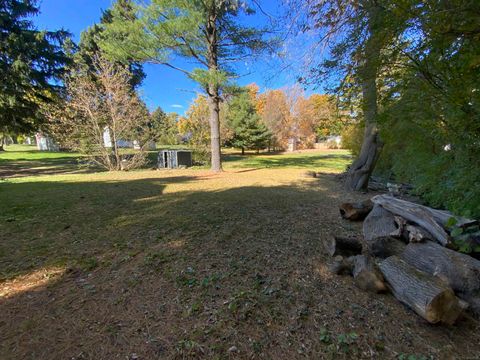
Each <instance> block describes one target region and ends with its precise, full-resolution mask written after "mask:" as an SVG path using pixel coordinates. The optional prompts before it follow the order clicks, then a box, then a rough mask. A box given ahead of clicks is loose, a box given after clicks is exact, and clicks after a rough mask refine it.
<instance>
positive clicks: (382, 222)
mask: <svg viewBox="0 0 480 360" xmlns="http://www.w3.org/2000/svg"><path fill="white" fill-rule="evenodd" d="M399 227H400V225H399V224H398V223H397V220H396V219H395V216H394V215H393V214H392V213H391V212H389V211H387V210H385V209H384V208H383V207H381V206H379V205H375V206H374V207H373V210H372V211H371V212H370V214H368V216H367V218H366V219H365V221H364V222H363V237H364V238H365V241H366V242H367V243H368V242H370V241H372V240H373V239H375V238H379V237H385V236H399V235H400V233H401V231H399Z"/></svg>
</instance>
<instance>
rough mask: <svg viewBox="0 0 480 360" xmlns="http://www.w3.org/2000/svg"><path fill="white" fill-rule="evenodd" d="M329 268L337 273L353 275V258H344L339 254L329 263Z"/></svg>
mask: <svg viewBox="0 0 480 360" xmlns="http://www.w3.org/2000/svg"><path fill="white" fill-rule="evenodd" d="M328 270H329V271H330V272H331V273H333V274H336V275H351V274H352V271H353V258H352V257H349V258H344V257H343V256H341V255H337V256H335V257H334V258H333V260H332V261H331V262H330V264H329V265H328Z"/></svg>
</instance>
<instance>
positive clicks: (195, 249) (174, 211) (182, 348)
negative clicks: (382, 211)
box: [0, 169, 480, 360]
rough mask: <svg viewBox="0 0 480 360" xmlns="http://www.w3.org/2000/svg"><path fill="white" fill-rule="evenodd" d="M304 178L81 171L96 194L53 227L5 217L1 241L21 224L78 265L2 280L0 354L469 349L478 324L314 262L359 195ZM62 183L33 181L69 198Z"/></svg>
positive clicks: (313, 354) (469, 353)
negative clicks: (424, 313)
mask: <svg viewBox="0 0 480 360" xmlns="http://www.w3.org/2000/svg"><path fill="white" fill-rule="evenodd" d="M304 172H305V171H304V170H301V169H290V170H284V169H260V170H258V169H252V170H231V171H228V172H225V173H223V174H220V175H211V174H209V173H208V172H203V171H188V170H184V171H179V172H148V180H149V182H148V183H147V182H143V183H138V182H136V181H139V179H142V178H145V177H147V175H146V173H142V172H140V173H130V174H127V175H114V177H115V176H118V177H121V178H118V179H116V178H113V179H112V178H106V177H105V176H103V175H102V176H100V175H98V176H97V175H85V176H88V179H83V178H82V179H83V180H82V181H87V180H88V182H89V183H92V182H93V184H94V185H92V186H94V188H95V189H97V191H98V194H97V193H95V196H93V195H92V197H91V198H90V197H89V195H88V194H87V193H85V195H82V196H84V199H83V200H82V201H84V202H83V203H82V204H77V203H76V202H75V203H74V204H70V205H68V206H69V208H68V209H69V211H67V212H62V211H64V210H65V209H60V207H62V206H63V207H65V203H60V202H59V203H58V204H57V203H55V202H54V203H53V205H51V207H50V208H49V212H50V214H51V213H52V212H53V213H54V214H58V216H57V215H56V216H57V217H56V219H57V218H58V219H60V220H61V221H65V222H66V223H68V227H67V226H65V229H63V228H62V229H61V230H59V229H58V226H55V227H52V228H49V227H47V225H45V224H43V223H42V224H40V223H39V222H38V221H39V219H42V217H43V218H45V217H46V215H45V213H44V214H43V215H42V214H37V215H36V216H37V217H36V218H35V217H34V216H33V215H32V216H31V217H30V218H28V219H24V220H23V221H24V222H23V223H21V224H20V225H21V226H20V225H19V224H18V223H17V224H16V225H15V222H5V221H3V220H2V226H3V225H5V228H4V230H2V233H3V235H2V242H4V243H5V242H8V241H14V239H17V238H18V239H19V241H20V238H21V237H27V236H28V235H27V233H22V231H23V230H22V229H21V228H22V227H24V228H25V229H26V227H27V226H33V225H32V224H34V226H36V227H34V228H29V232H30V233H31V234H32V233H34V232H35V231H37V232H38V233H39V234H41V235H38V236H39V237H41V238H42V239H49V240H48V241H49V242H54V241H57V242H55V248H54V249H52V250H48V251H47V252H54V253H55V254H53V255H55V256H56V254H61V255H62V258H63V257H66V258H68V256H70V255H72V254H73V253H74V252H75V253H80V254H85V255H84V256H85V258H86V259H87V260H88V261H84V262H83V263H81V262H76V263H69V262H66V263H61V262H59V261H57V262H55V261H53V260H52V256H53V255H52V254H45V255H42V256H43V257H42V258H41V259H44V260H38V259H39V257H38V256H37V257H36V258H35V259H37V260H38V261H37V260H35V261H37V262H35V261H33V260H32V262H31V263H30V262H29V263H28V266H27V265H26V266H25V268H22V269H20V270H19V269H16V271H17V273H16V274H17V275H15V276H10V277H8V278H7V277H6V278H5V280H4V281H3V282H2V283H1V284H0V358H1V359H132V360H133V359H304V358H308V359H411V360H413V359H479V358H480V326H479V323H478V322H477V321H476V320H474V319H472V318H470V317H469V316H466V317H465V318H463V319H462V320H461V321H460V322H459V323H458V324H457V325H455V326H451V327H448V326H441V325H440V326H437V325H435V326H434V325H429V324H427V323H426V322H425V321H424V320H422V319H421V318H420V317H418V316H417V315H415V314H414V313H413V312H412V311H411V310H409V309H407V308H406V307H404V306H403V305H401V304H400V303H398V302H397V301H396V300H395V299H394V298H393V297H392V296H391V295H388V294H384V295H372V294H368V293H365V292H363V291H361V290H359V289H357V288H356V287H355V286H354V285H353V283H352V279H351V278H349V277H341V276H334V275H331V274H329V273H328V272H327V270H326V263H327V261H328V260H329V259H328V256H327V255H326V253H325V251H324V249H323V244H324V242H325V241H326V240H327V239H329V238H330V237H331V236H333V235H335V234H354V233H358V232H360V226H361V225H360V224H355V223H350V222H345V221H343V220H342V219H341V218H340V216H339V214H338V210H337V206H338V204H339V203H340V202H341V201H344V200H352V199H363V198H365V197H367V196H368V195H362V194H356V195H352V194H347V193H345V192H344V191H343V189H342V187H341V185H340V184H339V182H338V180H337V179H336V177H335V176H334V175H332V174H324V175H322V176H320V177H319V178H306V177H305V176H304ZM152 173H153V175H152ZM75 181H78V180H75ZM148 184H150V185H151V186H152V188H151V189H150V188H148V186H149V185H148ZM153 184H156V185H155V186H153ZM15 185H18V186H21V184H15ZM70 185H72V186H73V185H74V182H73V183H69V181H68V178H66V179H64V180H62V186H70ZM119 185H120V186H121V188H122V189H124V191H123V192H121V193H120V194H118V195H117V196H119V197H121V199H122V201H123V202H122V204H123V205H122V206H125V207H124V208H120V209H119V208H118V206H117V207H115V209H114V208H112V209H110V208H109V207H108V205H106V203H104V202H102V204H101V206H102V207H103V209H104V212H105V213H102V215H100V211H99V210H98V209H100V208H99V207H96V206H97V205H98V204H97V203H96V201H97V202H98V199H100V196H101V195H100V194H101V193H108V194H109V196H113V195H112V194H114V193H113V192H112V193H111V192H110V191H111V189H116V187H118V186H119ZM160 185H161V186H160ZM12 186H14V185H12ZM49 186H57V185H55V184H54V183H52V184H50V185H49ZM62 189H63V188H62ZM71 189H73V188H67V189H66V190H65V191H64V192H58V189H56V188H55V187H53V188H50V187H46V188H45V191H47V192H48V191H52V192H55V191H57V193H58V194H61V195H59V196H63V197H69V196H75V197H76V198H77V195H78V194H77V193H75V191H73V190H71ZM7 191H8V189H7ZM34 193H35V188H28V187H26V188H25V189H23V194H24V195H23V196H24V197H21V198H20V199H18V196H17V197H16V199H17V200H11V201H19V202H20V201H22V202H23V203H24V204H25V203H26V204H27V205H28V204H29V203H28V199H29V198H30V197H32V196H34ZM56 204H57V205H56ZM11 205H12V206H13V205H18V204H11ZM117 205H118V204H117ZM32 206H33V205H32ZM55 206H57V207H58V209H56V208H55ZM127 206H128V207H127ZM57 210H58V213H56V212H55V211H57ZM60 214H64V217H63V218H62V216H61V215H60ZM69 214H70V215H69ZM99 216H102V222H103V224H104V226H105V229H108V231H107V230H105V229H103V230H102V229H100V228H99V227H98V225H97V223H96V218H98V217H99ZM52 219H53V217H52ZM58 219H57V220H56V221H60V220H58ZM52 221H53V220H52ZM22 224H23V225H22ZM35 224H36V225H35ZM19 226H20V227H19ZM32 229H36V230H32ZM19 234H20V235H21V236H20V235H19ZM95 234H97V235H95ZM31 236H32V238H33V237H34V234H32V235H31ZM87 237H88V238H89V239H90V238H91V239H90V240H88V241H87V240H85V242H79V241H81V240H82V239H86V238H87ZM115 238H121V239H127V240H128V241H123V242H116V240H115V241H114V240H113V239H115ZM35 239H37V238H36V237H35ZM59 239H62V240H61V241H60V240H59ZM35 241H36V240H35ZM62 241H63V242H62ZM93 241H95V242H93ZM34 243H35V242H34ZM72 243H79V244H81V246H79V247H74V246H73V245H71V244H72ZM19 244H21V245H18V246H19V247H21V248H22V249H23V248H24V247H25V246H27V245H25V244H23V243H21V242H19ZM62 246H63V247H62ZM79 249H81V251H80V250H79ZM11 251H12V258H11V259H12V260H11V261H12V262H13V261H15V262H16V263H18V261H19V259H20V257H17V256H16V255H15V256H14V255H13V252H15V250H14V249H12V250H11ZM82 251H83V252H82ZM21 254H22V253H21V252H20V253H19V255H18V256H20V255H21ZM92 254H93V255H94V260H91V261H90V260H89V259H91V256H92ZM25 256H26V255H25ZM29 256H30V255H29ZM55 256H54V257H55ZM72 256H73V255H72ZM58 257H60V255H58ZM7 260H8V256H7ZM51 260H52V261H51ZM56 260H58V259H56ZM25 261H26V262H28V261H30V260H29V258H28V257H25ZM7 262H8V261H7ZM3 264H4V265H5V264H6V262H4V263H3ZM55 264H57V265H55Z"/></svg>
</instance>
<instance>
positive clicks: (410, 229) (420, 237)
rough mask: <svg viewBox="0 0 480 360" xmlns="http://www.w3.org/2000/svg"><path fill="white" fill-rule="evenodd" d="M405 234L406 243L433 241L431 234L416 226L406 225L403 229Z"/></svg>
mask: <svg viewBox="0 0 480 360" xmlns="http://www.w3.org/2000/svg"><path fill="white" fill-rule="evenodd" d="M405 233H406V236H407V238H408V241H409V242H412V243H415V242H422V241H426V240H434V238H433V236H432V234H430V233H429V232H428V231H427V230H425V229H424V228H422V227H421V226H418V225H411V224H407V225H406V227H405Z"/></svg>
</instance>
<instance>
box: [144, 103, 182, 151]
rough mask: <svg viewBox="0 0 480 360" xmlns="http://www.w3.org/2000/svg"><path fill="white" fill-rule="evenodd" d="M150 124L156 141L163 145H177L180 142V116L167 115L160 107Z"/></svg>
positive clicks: (152, 116)
mask: <svg viewBox="0 0 480 360" xmlns="http://www.w3.org/2000/svg"><path fill="white" fill-rule="evenodd" d="M150 122H151V127H152V130H153V133H154V134H155V141H157V142H158V143H160V144H162V145H175V144H177V142H178V136H179V134H178V126H177V122H178V114H176V113H168V114H166V113H165V112H164V111H163V110H162V108H160V107H158V108H157V109H155V111H153V112H152V114H151V115H150Z"/></svg>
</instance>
